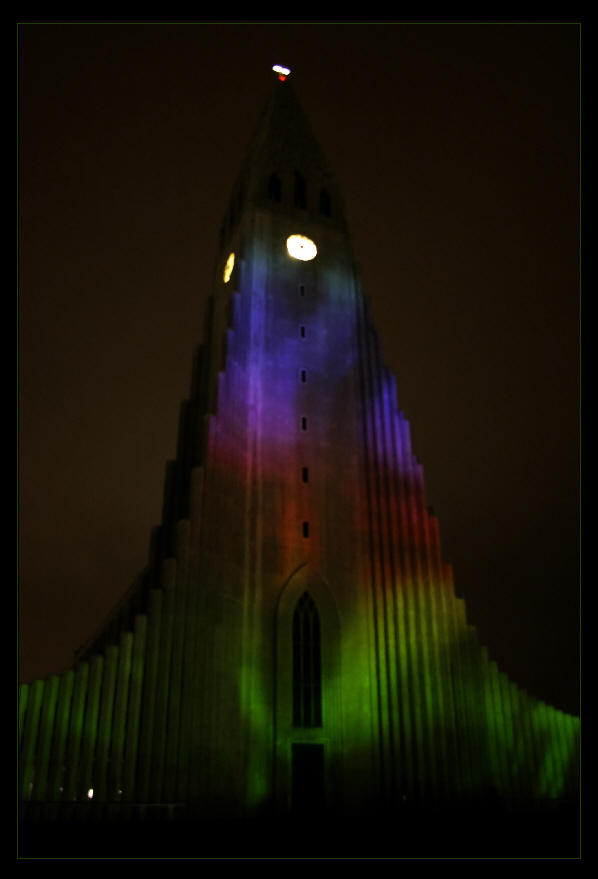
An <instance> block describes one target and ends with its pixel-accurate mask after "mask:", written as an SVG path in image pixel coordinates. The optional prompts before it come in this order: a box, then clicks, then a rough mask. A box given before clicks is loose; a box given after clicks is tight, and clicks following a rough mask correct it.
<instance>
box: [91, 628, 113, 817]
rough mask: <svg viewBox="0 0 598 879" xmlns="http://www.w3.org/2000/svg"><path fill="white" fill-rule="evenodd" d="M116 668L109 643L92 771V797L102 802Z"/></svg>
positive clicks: (106, 779)
mask: <svg viewBox="0 0 598 879" xmlns="http://www.w3.org/2000/svg"><path fill="white" fill-rule="evenodd" d="M117 668H118V647H117V646H116V645H115V644H109V645H108V647H106V650H105V653H104V676H103V678H104V679H103V681H102V698H101V701H100V715H99V720H98V742H97V746H96V759H95V768H94V773H93V795H94V799H96V800H99V801H100V802H104V801H105V800H106V796H107V790H108V760H109V757H110V743H111V738H112V717H113V714H114V691H115V687H116V671H117Z"/></svg>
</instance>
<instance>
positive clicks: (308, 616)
mask: <svg viewBox="0 0 598 879" xmlns="http://www.w3.org/2000/svg"><path fill="white" fill-rule="evenodd" d="M293 726H302V727H314V726H322V660H321V640H320V617H319V615H318V610H317V608H316V605H315V603H314V601H313V599H312V598H311V596H310V595H309V593H308V592H304V593H303V595H302V596H301V598H300V599H299V601H298V602H297V605H296V607H295V612H294V614H293Z"/></svg>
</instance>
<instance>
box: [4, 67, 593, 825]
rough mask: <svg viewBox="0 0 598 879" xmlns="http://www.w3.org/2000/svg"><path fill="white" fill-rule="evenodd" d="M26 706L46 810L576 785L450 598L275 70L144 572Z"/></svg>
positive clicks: (301, 123) (553, 733) (407, 800)
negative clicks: (69, 663) (68, 666)
mask: <svg viewBox="0 0 598 879" xmlns="http://www.w3.org/2000/svg"><path fill="white" fill-rule="evenodd" d="M21 705H22V718H21V719H22V727H21V730H22V751H21V753H22V760H21V780H20V785H21V788H20V794H21V798H22V799H23V800H24V801H25V802H26V803H27V804H28V808H30V809H33V808H34V805H35V804H36V803H37V804H39V808H42V804H50V803H51V804H53V807H54V808H55V809H62V812H61V814H66V812H65V811H64V810H66V809H69V808H70V809H77V808H79V807H80V808H88V809H89V808H91V807H92V806H93V807H94V808H104V807H105V808H106V809H109V808H111V809H113V810H120V814H122V815H125V814H130V809H132V808H133V804H135V808H141V807H142V806H143V804H147V805H148V806H149V805H150V804H155V805H158V804H176V806H177V808H179V807H180V808H181V809H183V810H185V814H186V815H187V816H193V817H199V818H212V817H222V818H224V817H226V818H245V817H259V816H264V815H272V814H275V815H278V816H286V817H288V816H291V817H294V816H298V817H301V816H306V815H309V816H313V815H318V814H322V815H346V816H348V817H359V816H361V815H364V814H368V815H372V814H375V813H377V812H379V813H383V814H392V813H393V812H395V811H396V810H397V809H399V808H404V807H405V805H406V804H415V805H418V806H431V807H441V806H442V805H443V804H444V805H446V804H449V803H454V802H457V801H462V802H463V801H464V802H471V801H475V800H477V799H479V798H480V797H485V796H487V794H488V791H489V790H492V791H495V792H497V794H498V795H499V796H500V797H502V798H503V799H504V800H516V799H520V800H524V799H525V800H529V799H531V798H542V799H544V800H545V799H551V800H557V799H558V798H560V797H563V796H566V795H569V794H571V793H572V792H573V791H574V790H575V786H576V771H575V767H576V765H577V750H576V749H577V736H578V720H577V719H576V718H572V717H569V716H567V715H564V714H562V713H561V712H558V711H555V710H554V709H553V708H551V707H550V706H547V705H544V704H543V703H540V702H537V701H536V700H534V699H533V698H531V697H529V696H528V695H527V694H526V693H524V692H522V691H520V690H519V689H518V688H517V687H516V686H515V685H514V684H512V683H510V682H509V681H508V679H507V678H506V676H505V675H504V674H502V673H500V672H499V670H498V668H497V666H496V664H495V663H494V662H491V661H490V660H489V659H488V656H487V653H486V651H485V649H484V648H482V647H480V646H479V644H478V642H477V639H476V636H475V631H474V629H473V627H472V626H471V625H469V624H468V623H467V620H466V615H465V606H464V602H463V600H462V599H458V598H456V596H455V594H454V590H453V585H452V578H451V570H450V567H449V566H448V565H447V564H446V563H444V562H443V559H442V556H441V551H440V541H439V534H438V526H437V522H436V519H435V518H434V516H433V515H432V514H431V513H430V512H429V511H428V509H427V507H426V500H425V492H424V481H423V473H422V469H421V467H420V465H419V464H418V462H417V460H416V459H415V457H414V455H413V452H412V449H411V442H410V435H409V425H408V423H407V422H406V420H405V419H404V417H403V415H402V413H401V412H400V411H399V409H398V406H397V398H396V389H395V384H394V378H393V376H392V375H391V374H390V373H389V371H388V370H387V368H386V367H385V365H384V361H383V358H382V354H381V350H380V345H379V341H378V337H377V335H376V333H375V331H374V329H373V328H372V324H371V321H370V317H369V308H368V300H367V298H366V296H365V294H364V293H363V291H362V287H361V281H360V277H359V274H358V272H357V270H356V268H355V265H354V263H353V256H352V251H351V242H350V238H349V233H348V230H347V224H346V220H345V215H344V207H343V201H342V197H341V195H340V191H339V189H338V186H337V184H336V181H335V180H334V178H333V176H332V174H331V173H330V170H329V168H328V165H327V163H326V160H325V159H324V156H323V155H322V152H321V150H320V148H319V146H318V144H317V142H316V140H315V139H314V137H313V135H312V133H311V131H310V128H309V125H308V123H307V121H306V119H305V117H304V114H303V112H302V110H301V108H300V106H299V104H298V101H297V98H296V96H295V93H294V91H293V87H292V85H291V83H290V82H289V80H288V78H287V75H286V74H285V72H284V70H281V71H280V72H279V78H278V79H277V80H276V81H275V82H274V83H273V88H272V92H271V94H270V96H269V98H268V101H267V103H266V106H265V108H264V110H263V113H262V116H261V118H260V120H259V123H258V126H257V130H256V133H255V135H254V138H253V140H252V142H251V145H250V147H249V151H248V153H247V156H246V159H245V162H244V164H243V167H242V169H241V173H240V175H239V177H238V179H237V181H236V183H235V186H234V188H233V192H232V197H231V200H230V203H229V207H228V210H227V213H226V216H225V219H224V222H223V225H222V229H221V233H220V245H219V252H218V257H217V261H216V267H215V273H214V287H213V293H212V296H211V298H210V300H209V305H208V309H207V314H206V324H205V334H204V343H203V345H202V346H201V347H200V349H199V350H198V353H197V358H196V362H195V367H194V375H193V382H192V390H191V395H190V399H189V400H188V401H186V403H185V404H184V405H183V407H182V410H181V420H180V431H179V442H178V450H177V458H176V461H175V462H173V463H172V464H171V465H169V467H168V470H167V477H166V486H165V496H164V511H163V520H162V524H161V525H160V527H159V528H158V529H156V532H155V535H154V539H153V543H152V552H151V557H150V561H149V564H148V568H147V570H146V571H145V572H144V573H143V574H142V575H141V576H140V578H139V579H138V581H137V582H136V583H135V584H134V585H133V587H132V588H131V590H130V591H129V593H128V594H127V595H126V596H125V598H124V599H123V601H122V603H121V604H120V605H119V606H118V607H117V608H116V609H115V611H114V613H113V615H112V616H111V618H110V619H109V620H108V621H107V622H106V624H105V625H104V626H103V628H102V629H101V631H100V632H99V633H98V634H97V636H95V637H94V638H93V639H92V640H91V641H90V643H89V644H88V645H87V647H86V648H85V649H84V650H83V651H82V652H81V653H80V655H79V656H78V660H77V664H76V666H75V668H74V669H72V670H70V671H67V672H64V673H63V674H62V675H60V676H55V677H51V678H49V679H48V680H47V681H45V682H43V681H36V682H34V683H33V684H31V685H28V686H26V687H23V690H22V702H21ZM127 808H128V809H129V812H126V809H127ZM57 814H58V813H57ZM107 814H108V813H107ZM115 814H116V812H115Z"/></svg>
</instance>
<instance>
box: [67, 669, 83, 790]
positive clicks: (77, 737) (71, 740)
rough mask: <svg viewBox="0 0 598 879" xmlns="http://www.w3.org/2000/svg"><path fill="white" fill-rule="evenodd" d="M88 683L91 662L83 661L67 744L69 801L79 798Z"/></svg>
mask: <svg viewBox="0 0 598 879" xmlns="http://www.w3.org/2000/svg"><path fill="white" fill-rule="evenodd" d="M88 684H89V664H88V663H87V662H81V663H79V665H78V666H77V668H76V669H75V681H74V685H73V701H72V705H71V716H70V718H69V730H68V736H67V744H66V762H65V774H64V784H63V787H64V796H63V799H64V800H67V801H69V802H72V801H73V800H76V799H77V789H78V780H79V770H80V761H81V756H82V755H81V740H82V737H83V723H84V719H85V701H86V698H87V687H88Z"/></svg>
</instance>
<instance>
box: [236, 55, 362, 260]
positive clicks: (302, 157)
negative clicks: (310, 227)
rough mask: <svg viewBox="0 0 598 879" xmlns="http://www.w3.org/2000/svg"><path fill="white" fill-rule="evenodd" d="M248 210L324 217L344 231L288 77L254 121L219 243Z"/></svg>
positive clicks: (332, 183)
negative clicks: (264, 209)
mask: <svg viewBox="0 0 598 879" xmlns="http://www.w3.org/2000/svg"><path fill="white" fill-rule="evenodd" d="M284 69H286V68H284ZM247 208H266V209H268V210H274V211H276V212H277V213H278V212H283V213H289V212H293V213H295V214H296V215H297V216H298V217H300V218H301V219H303V220H309V221H313V220H316V221H320V220H322V219H324V220H325V221H326V224H327V225H328V226H329V227H330V226H331V225H333V226H335V227H336V228H340V229H343V230H344V231H346V223H345V218H344V205H343V201H342V198H341V195H340V191H339V188H338V185H337V183H336V180H335V179H334V176H333V175H332V173H331V171H330V169H329V167H328V163H327V161H326V158H325V156H324V153H323V152H322V149H321V147H320V145H319V144H318V142H317V140H316V138H315V137H314V135H313V133H312V130H311V126H310V124H309V122H308V120H307V117H306V115H305V113H304V112H303V109H302V108H301V105H300V103H299V101H298V99H297V96H296V94H295V90H294V89H293V86H292V84H291V82H290V81H289V79H288V77H286V76H284V77H283V76H282V75H281V76H280V77H276V78H275V79H274V81H273V83H272V86H271V90H270V94H269V96H268V99H267V101H266V103H265V105H264V107H263V110H262V112H261V114H260V117H259V119H258V123H257V125H256V128H255V131H254V134H253V137H252V138H251V141H250V144H249V148H248V150H247V152H246V155H245V160H244V162H243V165H242V168H241V172H240V174H239V176H238V178H237V181H236V183H235V186H234V188H233V194H232V198H231V202H230V205H229V209H228V211H227V214H226V216H225V218H224V222H223V227H222V236H221V245H222V246H223V247H224V246H225V244H226V242H227V241H228V238H229V237H230V233H231V232H232V231H233V229H234V228H235V227H236V226H237V224H238V221H239V220H240V218H241V216H242V214H243V212H244V210H245V209H247Z"/></svg>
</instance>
